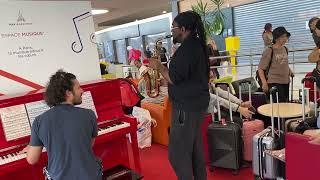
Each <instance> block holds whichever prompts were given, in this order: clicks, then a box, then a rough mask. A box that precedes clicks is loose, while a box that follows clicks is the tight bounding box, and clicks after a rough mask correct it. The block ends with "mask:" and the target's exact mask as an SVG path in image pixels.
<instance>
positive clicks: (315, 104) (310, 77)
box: [301, 76, 318, 117]
mask: <svg viewBox="0 0 320 180" xmlns="http://www.w3.org/2000/svg"><path fill="white" fill-rule="evenodd" d="M305 81H311V82H313V98H314V99H313V101H314V113H315V117H318V111H317V106H318V105H317V79H316V78H315V77H313V76H308V77H305V78H303V79H302V80H301V83H302V86H304V82H305ZM309 92H310V91H309ZM302 96H303V97H304V90H303V93H302ZM303 100H304V99H303ZM303 102H304V101H303ZM303 102H302V103H303ZM303 113H305V111H303Z"/></svg>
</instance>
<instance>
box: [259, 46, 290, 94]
mask: <svg viewBox="0 0 320 180" xmlns="http://www.w3.org/2000/svg"><path fill="white" fill-rule="evenodd" d="M269 48H271V60H270V62H269V65H268V67H267V69H266V70H265V71H264V77H266V80H268V73H269V69H270V66H271V63H272V59H273V48H272V46H270V47H269ZM284 48H286V51H287V54H289V51H288V48H287V47H286V46H284ZM256 80H257V82H258V84H259V86H260V88H262V81H261V77H260V75H259V70H257V71H256Z"/></svg>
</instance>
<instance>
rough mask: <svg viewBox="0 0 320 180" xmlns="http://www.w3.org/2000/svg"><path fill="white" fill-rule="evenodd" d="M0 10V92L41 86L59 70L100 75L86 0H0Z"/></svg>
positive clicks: (92, 77)
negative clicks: (75, 0) (1, 0)
mask: <svg viewBox="0 0 320 180" xmlns="http://www.w3.org/2000/svg"><path fill="white" fill-rule="evenodd" d="M0 12H1V16H0V94H13V93H19V92H26V91H31V90H35V89H38V88H40V87H43V86H45V84H46V83H47V81H48V79H49V77H50V75H52V74H53V73H55V72H56V71H57V70H58V69H60V68H62V69H64V70H66V71H69V72H72V73H74V74H75V75H76V76H77V78H78V80H79V81H81V82H83V81H89V80H95V79H99V78H100V69H99V64H98V53H97V46H96V44H95V43H94V40H93V41H92V38H91V35H93V34H94V24H93V20H92V16H91V4H90V2H79V1H77V2H68V1H64V2H62V1H58V2H55V1H50V2H46V1H42V2H39V1H29V2H27V1H22V2H21V1H20V2H14V1H11V2H0ZM81 15H82V16H81ZM77 16H79V17H78V18H76V17H77ZM76 28H77V29H78V33H79V36H78V34H77V30H76ZM79 38H80V39H81V43H82V46H81V43H80V39H79ZM72 45H73V47H72Z"/></svg>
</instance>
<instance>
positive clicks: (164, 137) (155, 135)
mask: <svg viewBox="0 0 320 180" xmlns="http://www.w3.org/2000/svg"><path fill="white" fill-rule="evenodd" d="M141 107H142V108H144V109H147V110H149V112H150V114H151V117H152V118H153V119H155V120H156V121H157V126H155V127H152V141H153V142H154V143H158V144H162V145H166V146H167V145H168V144H169V133H168V129H169V127H170V123H171V112H172V105H171V102H170V101H169V98H168V96H166V97H165V98H164V103H163V105H160V104H155V103H151V102H144V101H142V102H141Z"/></svg>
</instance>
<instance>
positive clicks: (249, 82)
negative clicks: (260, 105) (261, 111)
mask: <svg viewBox="0 0 320 180" xmlns="http://www.w3.org/2000/svg"><path fill="white" fill-rule="evenodd" d="M244 83H248V84H249V101H250V102H251V103H252V101H251V81H249V80H247V81H244V82H241V83H240V85H239V99H240V100H241V101H242V94H241V91H242V88H241V86H242V84H244ZM251 106H252V104H251ZM254 109H255V108H254ZM249 110H250V109H249ZM252 112H253V111H252ZM240 118H241V119H242V115H241V114H240Z"/></svg>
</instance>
